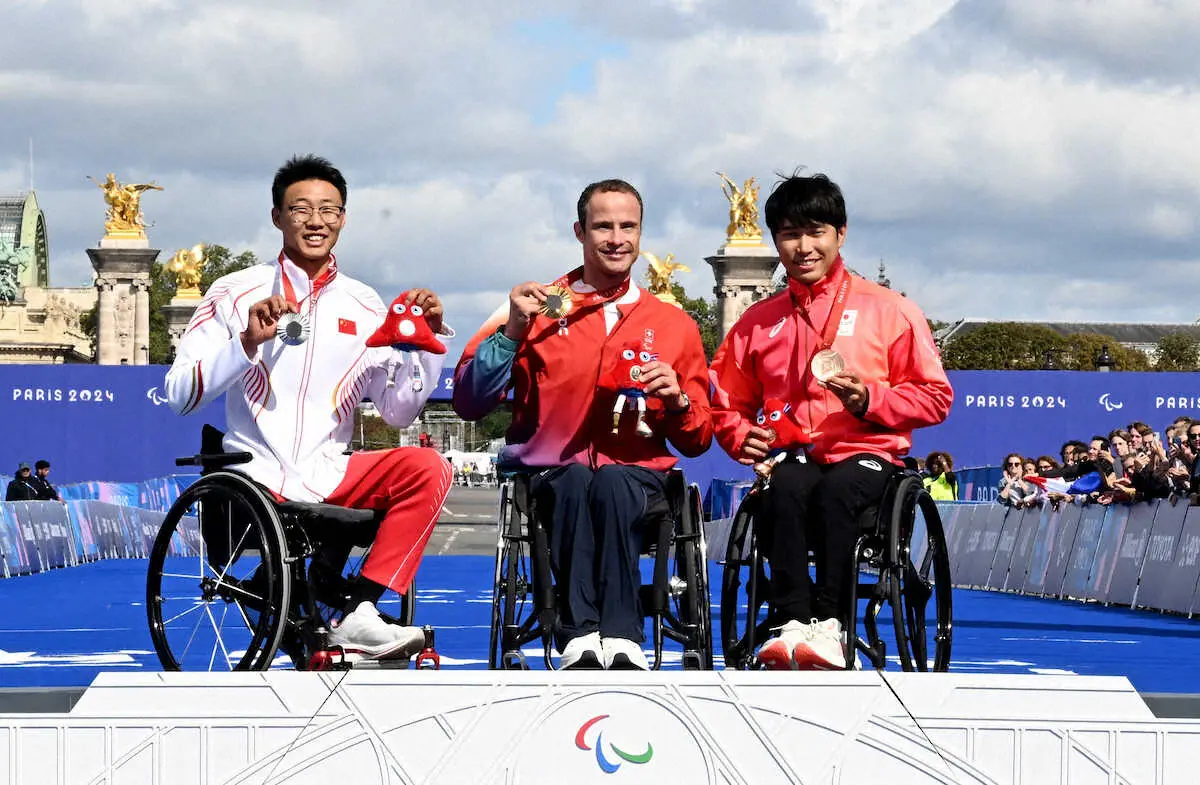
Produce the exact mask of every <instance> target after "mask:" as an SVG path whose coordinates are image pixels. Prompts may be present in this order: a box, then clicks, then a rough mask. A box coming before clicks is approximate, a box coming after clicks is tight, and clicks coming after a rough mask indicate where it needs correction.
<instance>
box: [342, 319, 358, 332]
mask: <svg viewBox="0 0 1200 785" xmlns="http://www.w3.org/2000/svg"><path fill="white" fill-rule="evenodd" d="M338 332H339V333H345V334H346V335H358V325H357V324H355V323H354V320H353V319H338Z"/></svg>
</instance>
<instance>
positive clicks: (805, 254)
mask: <svg viewBox="0 0 1200 785" xmlns="http://www.w3.org/2000/svg"><path fill="white" fill-rule="evenodd" d="M774 240H775V249H776V250H777V251H779V261H781V262H782V263H783V269H784V270H785V271H786V272H787V275H788V277H789V278H792V279H793V280H795V281H798V282H799V283H802V284H805V285H807V286H812V285H813V284H814V283H816V282H817V281H819V280H821V279H822V278H824V277H825V276H826V275H827V274H828V273H829V268H830V267H832V266H833V263H834V261H835V260H837V258H838V254H840V253H841V251H842V245H843V244H845V242H846V227H845V226H843V227H841V228H838V227H836V226H834V225H833V224H820V223H819V224H813V225H812V226H796V225H794V224H792V223H790V222H784V224H783V225H782V226H780V227H779V231H777V232H776V233H775V235H774Z"/></svg>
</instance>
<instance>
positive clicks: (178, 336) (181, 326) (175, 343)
mask: <svg viewBox="0 0 1200 785" xmlns="http://www.w3.org/2000/svg"><path fill="white" fill-rule="evenodd" d="M202 302H203V300H201V299H200V298H198V297H172V298H171V302H170V304H168V305H165V306H163V314H164V315H165V316H166V317H167V334H168V335H170V336H171V353H172V354H175V353H176V352H178V351H179V341H180V340H182V339H183V334H184V333H185V332H187V326H188V322H190V321H191V320H192V314H193V313H195V312H196V308H197V307H198V306H199V305H200V303H202Z"/></svg>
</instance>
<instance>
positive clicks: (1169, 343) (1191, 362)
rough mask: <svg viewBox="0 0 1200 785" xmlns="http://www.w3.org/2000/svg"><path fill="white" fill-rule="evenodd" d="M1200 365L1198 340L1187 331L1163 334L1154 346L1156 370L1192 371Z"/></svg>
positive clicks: (1199, 343)
mask: <svg viewBox="0 0 1200 785" xmlns="http://www.w3.org/2000/svg"><path fill="white" fill-rule="evenodd" d="M1197 366H1200V342H1198V341H1197V340H1196V338H1195V336H1193V335H1190V334H1189V333H1184V332H1178V333H1171V334H1169V335H1164V336H1163V337H1162V338H1160V339H1159V341H1158V345H1157V346H1155V347H1154V369H1155V370H1157V371H1194V370H1196V369H1197Z"/></svg>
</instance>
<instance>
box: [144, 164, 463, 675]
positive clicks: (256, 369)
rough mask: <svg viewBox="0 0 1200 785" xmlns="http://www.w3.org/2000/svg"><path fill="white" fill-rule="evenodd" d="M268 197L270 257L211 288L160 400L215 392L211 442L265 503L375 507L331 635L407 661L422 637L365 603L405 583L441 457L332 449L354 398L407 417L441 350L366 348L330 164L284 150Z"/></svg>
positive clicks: (367, 312) (443, 470) (435, 511)
mask: <svg viewBox="0 0 1200 785" xmlns="http://www.w3.org/2000/svg"><path fill="white" fill-rule="evenodd" d="M271 196H272V201H273V203H274V206H273V208H272V210H271V220H272V221H273V222H274V224H275V226H276V228H278V229H279V231H280V233H281V234H282V239H283V250H282V251H281V252H280V254H279V258H278V259H277V260H275V261H272V262H269V263H265V264H260V265H256V266H254V267H250V268H247V269H245V270H240V271H238V272H235V273H231V274H229V275H227V276H224V277H223V278H220V279H219V280H217V281H215V282H214V283H213V284H212V286H211V287H210V288H209V290H208V292H207V294H206V295H205V297H204V301H203V302H202V303H201V304H200V306H199V307H198V308H197V309H196V312H195V314H194V315H193V316H192V320H191V322H190V323H189V324H188V328H187V332H186V333H184V336H183V339H182V340H181V341H180V344H179V350H178V353H177V356H176V359H175V363H174V364H173V365H172V366H171V370H170V371H169V372H168V374H167V382H166V388H167V397H168V400H169V403H170V406H171V408H172V409H174V410H175V411H176V412H178V413H179V414H190V413H192V412H194V411H196V410H197V409H199V408H200V407H202V406H204V405H205V404H206V403H208V402H209V401H211V400H213V399H214V398H217V397H218V396H220V395H221V394H222V393H225V396H226V398H225V418H226V429H227V433H226V435H225V440H224V448H225V450H226V451H229V452H234V451H245V452H248V453H250V454H251V455H252V456H253V459H252V460H251V461H250V462H249V463H246V464H243V465H240V466H238V467H237V469H238V471H241V472H244V473H245V474H247V475H249V476H250V477H251V478H252V479H254V480H255V481H256V482H258V483H259V484H261V485H262V486H264V487H265V488H266V489H267V490H268V491H270V492H271V493H272V494H273V495H274V496H275V497H276V498H277V499H289V500H294V501H324V502H326V503H328V504H337V505H340V506H344V507H352V508H356V509H380V510H386V511H387V512H386V515H385V517H384V518H383V521H382V523H381V524H380V527H379V532H378V534H377V535H376V539H375V543H374V545H373V547H372V550H371V553H370V556H369V557H368V558H367V560H366V563H365V564H364V566H363V568H362V574H361V575H360V576H359V578H358V580H357V581H356V582H355V583H354V584H353V590H352V596H351V601H350V602H349V603H348V604H347V607H346V608H345V613H344V615H343V617H342V620H341V622H340V623H339V624H337V625H336V626H335V627H334V629H333V630H332V631H331V636H330V638H331V642H332V643H334V644H339V645H341V646H343V647H344V648H345V649H346V651H347V652H350V653H354V654H358V655H360V656H365V657H372V658H390V657H405V656H410V655H412V654H413V653H415V652H416V651H417V650H418V649H419V648H420V647H421V644H422V642H423V640H424V636H423V635H422V633H421V631H420V630H419V629H417V628H415V627H401V626H399V625H394V624H388V623H386V622H385V621H384V620H383V619H382V618H381V617H380V615H379V612H378V610H377V609H376V606H375V604H376V603H377V602H378V600H379V597H380V596H381V595H382V593H383V592H384V590H385V589H386V588H391V589H393V590H395V591H397V592H401V593H403V592H404V591H406V590H407V589H408V587H409V585H410V584H411V583H412V579H413V576H414V575H415V574H416V570H417V565H418V563H419V562H420V559H421V553H422V551H423V550H424V547H425V544H426V542H427V541H428V540H429V536H430V534H431V533H432V531H433V527H434V524H435V523H436V522H437V519H438V516H439V514H440V512H441V507H442V503H443V502H444V501H445V498H446V494H447V493H448V491H449V489H450V483H451V479H452V475H451V468H450V464H449V463H448V462H447V461H446V460H445V459H444V458H442V457H441V456H440V455H439V454H438V453H437V452H436V451H434V450H432V449H429V448H424V447H398V448H396V449H392V450H378V451H372V452H358V453H355V454H353V455H350V456H346V455H345V454H344V451H345V450H346V448H347V445H348V444H349V440H350V436H351V433H352V429H353V425H354V412H355V408H356V407H357V406H358V404H359V403H360V402H361V401H362V400H363V399H364V398H370V399H371V401H372V402H373V403H374V404H375V406H376V408H377V409H378V410H379V412H380V414H381V415H382V416H383V419H384V420H385V421H386V422H387V423H388V424H390V425H393V426H397V427H406V426H408V425H409V424H410V423H412V421H413V420H414V419H415V418H416V417H417V415H418V414H419V413H420V411H421V408H422V407H423V406H424V404H425V401H426V400H427V399H428V398H429V394H430V392H431V391H432V390H433V387H434V385H435V384H436V382H437V380H438V378H439V376H440V373H441V368H442V360H443V357H444V356H443V355H439V354H431V353H428V352H399V351H397V350H396V349H394V348H392V347H382V348H369V347H367V346H366V343H365V342H366V339H367V337H368V336H370V335H371V334H372V333H373V332H374V331H375V329H376V328H377V327H379V325H380V324H382V323H383V320H384V316H385V314H386V313H387V309H386V307H385V305H384V303H383V301H382V300H381V299H380V298H379V295H378V294H376V293H375V291H374V290H373V289H371V287H369V286H367V285H366V284H363V283H361V282H359V281H356V280H354V279H352V278H350V277H349V276H347V275H345V274H344V273H342V272H340V271H339V270H338V265H337V260H336V259H335V258H334V255H333V247H334V245H335V244H336V243H337V239H338V235H339V233H340V232H341V230H342V227H343V226H344V224H345V221H346V208H345V205H346V181H345V178H344V177H343V176H342V174H341V172H339V171H338V170H337V169H336V168H334V167H333V166H332V165H331V164H330V163H329V162H328V161H326V160H325V159H323V158H319V157H317V156H311V155H308V156H297V157H294V158H292V159H291V160H289V161H288V162H287V163H286V164H284V165H283V167H281V168H280V169H279V171H278V172H277V173H276V175H275V180H274V182H273V184H272V186H271ZM409 302H410V303H415V304H417V305H419V306H421V308H422V309H423V310H424V314H425V317H426V321H427V323H428V324H429V326H430V328H432V330H433V331H434V333H435V334H439V333H440V334H442V335H447V336H453V331H452V330H450V329H449V328H448V327H447V326H445V325H444V324H443V322H442V305H441V302H440V300H439V299H438V297H437V295H435V294H434V293H433V292H432V291H430V290H428V289H413V290H412V292H411V294H410V296H409ZM284 314H296V315H298V316H299V317H300V319H299V322H298V323H297V324H293V325H292V326H291V331H292V338H291V340H288V339H287V338H286V337H285V336H284V335H282V334H281V335H279V336H278V337H277V335H276V332H277V330H278V329H279V328H280V319H281V317H284ZM295 319H296V317H287V318H286V319H285V323H286V321H289V320H295Z"/></svg>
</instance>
